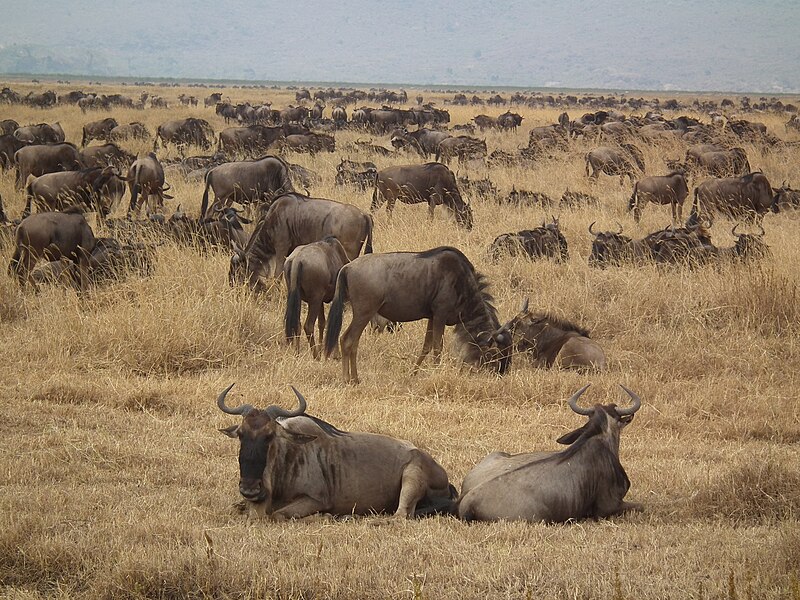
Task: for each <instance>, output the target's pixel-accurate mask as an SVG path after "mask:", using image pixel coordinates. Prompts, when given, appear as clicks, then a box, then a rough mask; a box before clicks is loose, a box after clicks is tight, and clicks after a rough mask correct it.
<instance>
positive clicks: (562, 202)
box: [558, 188, 600, 208]
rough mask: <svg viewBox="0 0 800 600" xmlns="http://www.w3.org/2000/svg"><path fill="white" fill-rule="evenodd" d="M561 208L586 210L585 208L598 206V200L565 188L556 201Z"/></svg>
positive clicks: (584, 193) (589, 195) (595, 197)
mask: <svg viewBox="0 0 800 600" xmlns="http://www.w3.org/2000/svg"><path fill="white" fill-rule="evenodd" d="M558 205H559V206H560V207H561V208H586V207H587V206H599V205H600V198H598V197H597V196H593V195H592V194H587V193H586V192H576V191H574V190H570V189H569V188H567V189H566V190H564V193H563V194H561V198H559V200H558Z"/></svg>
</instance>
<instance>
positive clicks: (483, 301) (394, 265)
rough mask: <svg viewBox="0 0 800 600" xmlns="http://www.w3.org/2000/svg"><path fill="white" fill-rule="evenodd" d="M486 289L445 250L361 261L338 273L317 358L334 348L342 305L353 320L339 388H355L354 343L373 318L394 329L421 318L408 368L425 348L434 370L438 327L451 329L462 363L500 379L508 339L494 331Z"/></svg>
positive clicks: (467, 265)
mask: <svg viewBox="0 0 800 600" xmlns="http://www.w3.org/2000/svg"><path fill="white" fill-rule="evenodd" d="M487 287H488V283H487V281H486V279H485V277H484V276H483V275H481V274H480V273H478V272H477V271H475V267H473V266H472V263H471V262H470V261H469V259H468V258H467V257H466V256H464V254H463V253H462V252H461V251H460V250H457V249H456V248H451V247H448V246H441V247H439V248H433V249H432V250H428V251H426V252H390V253H387V254H371V255H369V256H362V257H361V258H359V259H356V260H354V261H353V262H351V263H349V264H347V265H345V266H344V267H342V269H341V271H339V277H338V278H337V280H336V294H335V296H334V301H333V304H332V305H331V310H330V313H329V315H328V326H327V329H326V331H325V355H326V356H330V355H331V353H332V352H333V351H334V349H335V348H336V345H337V342H338V341H339V332H340V331H341V329H342V320H343V314H344V305H345V302H347V301H349V302H350V304H351V307H352V311H353V320H352V322H351V323H350V326H349V327H348V328H347V329H346V330H345V332H344V334H343V335H342V338H341V351H342V371H343V375H344V381H345V383H358V369H357V366H356V359H357V355H358V342H359V339H360V338H361V334H362V332H363V331H364V328H365V327H366V326H367V323H369V322H370V320H371V319H372V318H373V317H374V316H375V315H376V314H377V315H380V316H381V317H383V318H385V319H388V320H389V321H393V322H397V323H402V322H408V321H418V320H419V319H428V325H427V331H426V333H425V342H424V344H423V347H422V352H421V353H420V355H419V357H418V358H417V361H416V368H418V367H419V366H420V365H421V364H422V361H423V360H424V359H425V356H427V354H428V353H429V352H430V351H431V350H433V359H434V363H437V364H438V362H439V358H440V355H441V352H442V343H443V337H444V328H445V327H446V326H448V325H455V328H456V338H457V339H458V341H459V343H460V345H461V347H462V351H463V354H464V356H463V358H464V361H465V362H467V363H468V364H472V365H474V366H483V365H487V366H489V367H490V368H491V369H493V370H494V371H496V372H498V373H501V374H502V373H505V372H506V370H507V369H508V367H509V366H510V364H511V354H510V352H511V335H510V334H509V333H508V331H506V330H505V329H503V328H502V327H501V326H500V323H499V321H498V319H497V311H496V309H495V308H494V305H493V304H492V297H491V296H490V295H489V293H488V292H487V291H486V288H487Z"/></svg>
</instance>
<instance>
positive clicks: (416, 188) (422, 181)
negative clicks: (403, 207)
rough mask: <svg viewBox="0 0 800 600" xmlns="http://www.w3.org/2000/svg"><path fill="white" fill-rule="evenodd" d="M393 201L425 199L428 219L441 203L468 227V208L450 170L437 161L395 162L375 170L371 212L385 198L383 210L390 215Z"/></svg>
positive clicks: (408, 201) (469, 226) (470, 224)
mask: <svg viewBox="0 0 800 600" xmlns="http://www.w3.org/2000/svg"><path fill="white" fill-rule="evenodd" d="M397 200H400V202H404V203H406V204H418V203H421V202H427V203H428V214H429V216H430V218H431V219H433V209H434V208H435V207H436V205H437V204H441V205H443V206H445V207H446V208H448V209H449V210H451V211H452V212H453V213H454V214H455V217H456V222H457V223H458V224H459V225H461V226H462V227H464V228H466V229H472V224H473V223H472V209H471V208H470V206H469V204H467V203H466V202H464V200H463V198H461V192H459V191H458V185H456V177H455V175H453V172H452V171H451V170H450V169H449V168H447V167H446V166H445V165H443V164H441V163H438V162H432V163H425V164H422V165H398V166H394V167H388V168H386V169H381V170H380V171H378V176H377V177H376V179H375V191H374V192H373V194H372V204H371V205H370V208H369V210H370V212H373V213H374V212H375V211H376V210H378V209H379V208H380V207H381V205H382V204H383V202H384V201H386V211H387V212H388V213H389V216H390V217H391V215H392V210H394V205H395V202H396V201H397Z"/></svg>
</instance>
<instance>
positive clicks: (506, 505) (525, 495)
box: [457, 385, 642, 523]
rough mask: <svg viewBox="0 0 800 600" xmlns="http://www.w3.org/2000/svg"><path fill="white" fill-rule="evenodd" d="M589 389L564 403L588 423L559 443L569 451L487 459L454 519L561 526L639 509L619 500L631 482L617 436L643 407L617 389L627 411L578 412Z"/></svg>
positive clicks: (471, 478) (466, 486) (467, 483)
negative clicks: (624, 398)
mask: <svg viewBox="0 0 800 600" xmlns="http://www.w3.org/2000/svg"><path fill="white" fill-rule="evenodd" d="M588 387H589V385H586V386H584V387H583V388H581V389H580V390H578V391H577V392H576V393H575V394H573V396H572V397H571V398H570V399H569V401H568V403H569V406H570V408H571V409H572V410H573V411H575V412H576V413H577V414H579V415H584V416H587V417H589V421H588V423H586V424H585V425H584V426H583V427H581V428H579V429H576V430H575V431H572V432H570V433H567V434H565V435H562V436H561V437H560V438H558V442H559V443H560V444H568V445H569V448H567V449H566V450H563V451H561V452H530V453H524V454H513V455H512V454H508V453H506V452H493V453H491V454H490V455H489V456H487V457H486V458H484V459H483V460H482V461H481V462H480V463H478V464H477V465H476V466H475V467H474V468H473V469H472V470H471V471H470V472H469V473H467V476H466V477H465V478H464V482H463V483H462V486H461V496H460V497H459V499H458V503H457V513H458V516H459V517H461V518H462V519H464V520H465V521H497V520H501V519H502V520H509V521H531V522H540V521H544V522H547V523H563V522H566V521H569V520H573V519H575V520H578V519H587V518H595V519H596V518H604V517H610V516H613V515H617V514H620V513H622V512H625V511H628V510H639V509H641V507H640V506H639V505H637V504H631V503H629V502H625V501H624V500H623V498H624V497H625V494H627V493H628V489H629V488H630V480H629V479H628V476H627V474H626V473H625V469H624V468H623V467H622V465H621V464H620V462H619V434H620V431H621V430H622V429H623V428H624V427H625V426H626V425H627V424H628V423H630V422H631V421H632V420H633V416H634V414H635V413H636V411H637V410H639V408H640V407H641V405H642V401H641V399H640V398H639V396H637V395H636V394H634V393H633V392H632V391H631V390H629V389H628V388H626V387H625V386H620V387H622V389H623V390H625V393H627V394H628V396H630V398H631V400H632V401H633V402H632V404H631V406H629V407H628V408H618V407H617V406H616V404H607V405H601V404H596V405H595V406H594V407H593V408H581V407H579V406H578V399H579V398H580V397H581V395H582V394H583V393H584V392H585V391H586V388H588Z"/></svg>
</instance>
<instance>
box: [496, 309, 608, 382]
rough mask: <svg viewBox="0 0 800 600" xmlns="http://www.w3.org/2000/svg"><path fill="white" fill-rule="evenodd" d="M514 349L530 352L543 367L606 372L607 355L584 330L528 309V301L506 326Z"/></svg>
mask: <svg viewBox="0 0 800 600" xmlns="http://www.w3.org/2000/svg"><path fill="white" fill-rule="evenodd" d="M505 327H506V329H508V330H509V331H510V332H511V335H512V338H513V340H514V350H515V352H519V353H526V354H527V355H528V356H530V357H531V359H532V360H533V361H534V364H536V365H537V366H539V367H546V368H550V367H556V368H561V369H597V370H605V368H606V354H605V352H603V349H602V348H601V347H600V344H598V343H597V342H595V341H594V340H592V339H590V338H589V331H588V330H587V329H584V328H583V327H581V326H579V325H576V324H574V323H571V322H569V321H566V320H564V319H559V318H557V317H554V316H552V315H548V314H546V313H535V312H532V311H530V310H529V309H528V299H527V298H525V301H524V302H523V303H522V307H521V308H520V310H519V314H517V315H516V316H515V317H514V318H513V319H511V320H510V321H509V322H508V323H506V324H505Z"/></svg>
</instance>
